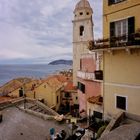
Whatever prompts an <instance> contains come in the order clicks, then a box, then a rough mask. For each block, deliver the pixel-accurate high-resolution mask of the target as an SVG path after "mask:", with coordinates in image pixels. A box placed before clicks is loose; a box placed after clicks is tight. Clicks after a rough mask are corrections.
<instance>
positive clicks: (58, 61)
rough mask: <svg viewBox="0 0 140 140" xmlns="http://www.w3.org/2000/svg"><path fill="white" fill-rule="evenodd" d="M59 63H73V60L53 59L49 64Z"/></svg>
mask: <svg viewBox="0 0 140 140" xmlns="http://www.w3.org/2000/svg"><path fill="white" fill-rule="evenodd" d="M59 64H64V65H72V64H73V61H72V60H63V59H60V60H55V61H52V62H50V63H49V64H48V65H59Z"/></svg>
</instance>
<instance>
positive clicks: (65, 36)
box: [0, 0, 102, 64]
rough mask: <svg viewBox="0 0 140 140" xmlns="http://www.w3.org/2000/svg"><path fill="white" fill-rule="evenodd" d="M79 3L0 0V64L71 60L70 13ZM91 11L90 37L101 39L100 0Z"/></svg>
mask: <svg viewBox="0 0 140 140" xmlns="http://www.w3.org/2000/svg"><path fill="white" fill-rule="evenodd" d="M78 1H79V0H0V64H7V63H9V64H13V63H21V64H25V63H48V62H50V61H52V60H56V59H72V22H71V21H72V20H73V10H74V7H75V5H76V3H77V2H78ZM89 2H90V4H91V7H92V8H93V13H94V15H93V20H94V37H95V38H99V37H101V36H102V0H89Z"/></svg>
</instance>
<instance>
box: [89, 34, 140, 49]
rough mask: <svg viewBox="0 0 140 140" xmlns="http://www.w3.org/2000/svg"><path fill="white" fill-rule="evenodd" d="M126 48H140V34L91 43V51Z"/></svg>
mask: <svg viewBox="0 0 140 140" xmlns="http://www.w3.org/2000/svg"><path fill="white" fill-rule="evenodd" d="M126 46H140V32H138V33H133V34H130V35H122V36H118V37H115V36H113V37H111V38H106V39H98V40H95V41H89V43H88V49H89V50H98V49H109V48H120V47H126Z"/></svg>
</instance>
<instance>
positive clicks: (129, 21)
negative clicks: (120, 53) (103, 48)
mask: <svg viewBox="0 0 140 140" xmlns="http://www.w3.org/2000/svg"><path fill="white" fill-rule="evenodd" d="M134 32H135V17H130V18H126V19H123V20H118V21H115V22H111V23H110V43H111V46H113V45H114V44H115V43H118V41H119V42H120V43H121V42H128V43H131V42H132V41H133V38H132V37H131V36H130V35H131V34H132V33H134ZM113 37H120V38H119V39H118V40H117V41H116V40H114V39H113Z"/></svg>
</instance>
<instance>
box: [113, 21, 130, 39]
mask: <svg viewBox="0 0 140 140" xmlns="http://www.w3.org/2000/svg"><path fill="white" fill-rule="evenodd" d="M127 34H128V19H124V20H120V21H116V22H115V36H116V37H119V36H123V35H125V37H124V38H123V39H122V41H127V38H126V35H127Z"/></svg>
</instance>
